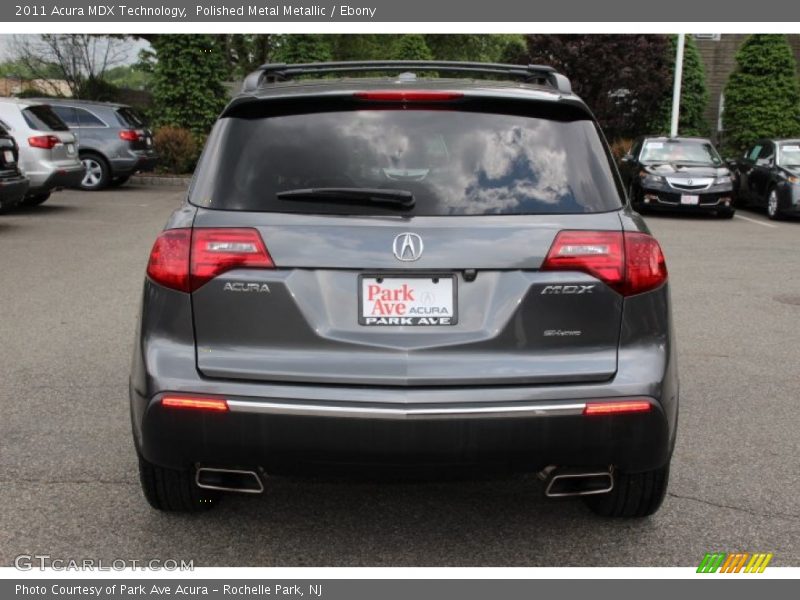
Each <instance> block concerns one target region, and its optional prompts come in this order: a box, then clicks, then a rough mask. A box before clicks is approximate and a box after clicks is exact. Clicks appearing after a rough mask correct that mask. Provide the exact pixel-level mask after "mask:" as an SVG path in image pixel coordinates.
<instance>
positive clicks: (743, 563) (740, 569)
mask: <svg viewBox="0 0 800 600" xmlns="http://www.w3.org/2000/svg"><path fill="white" fill-rule="evenodd" d="M772 556H773V555H772V553H771V552H769V553H767V552H755V553H753V554H750V553H749V552H734V553H730V554H729V553H725V552H707V553H706V555H705V556H704V557H703V560H701V561H700V566H698V567H697V572H698V573H717V572H719V573H763V572H764V569H766V568H767V565H768V564H769V561H771V560H772Z"/></svg>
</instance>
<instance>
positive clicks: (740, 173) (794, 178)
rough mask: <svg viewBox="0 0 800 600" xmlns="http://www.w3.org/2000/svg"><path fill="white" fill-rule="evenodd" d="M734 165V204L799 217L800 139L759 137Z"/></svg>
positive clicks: (777, 215) (773, 216)
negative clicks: (760, 138) (758, 207)
mask: <svg viewBox="0 0 800 600" xmlns="http://www.w3.org/2000/svg"><path fill="white" fill-rule="evenodd" d="M734 164H735V177H736V181H737V186H736V202H737V203H741V204H742V205H743V206H747V205H751V206H760V207H763V208H766V209H767V215H768V216H769V218H770V219H779V218H781V217H782V216H787V215H795V216H800V140H760V141H758V142H756V143H755V144H753V146H751V147H750V148H748V149H747V151H746V152H745V153H744V156H742V157H741V158H740V159H738V160H737V161H735V163H734Z"/></svg>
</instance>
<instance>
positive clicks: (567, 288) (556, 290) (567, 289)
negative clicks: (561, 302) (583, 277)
mask: <svg viewBox="0 0 800 600" xmlns="http://www.w3.org/2000/svg"><path fill="white" fill-rule="evenodd" d="M594 286H595V284H593V283H591V284H589V285H546V286H544V288H542V294H563V295H566V294H591V293H592V290H594Z"/></svg>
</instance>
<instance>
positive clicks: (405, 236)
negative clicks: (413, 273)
mask: <svg viewBox="0 0 800 600" xmlns="http://www.w3.org/2000/svg"><path fill="white" fill-rule="evenodd" d="M422 248H423V245H422V238H421V237H419V236H418V235H417V234H416V233H401V234H400V235H398V236H397V237H395V238H394V244H392V251H393V252H394V257H395V258H396V259H397V260H402V261H403V262H411V261H415V260H418V259H419V257H420V256H422Z"/></svg>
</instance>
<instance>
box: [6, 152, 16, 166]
mask: <svg viewBox="0 0 800 600" xmlns="http://www.w3.org/2000/svg"><path fill="white" fill-rule="evenodd" d="M3 160H4V161H6V164H7V165H13V164H14V163H15V162H17V161H15V160H14V153H13V152H12V151H11V150H4V151H3Z"/></svg>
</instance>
